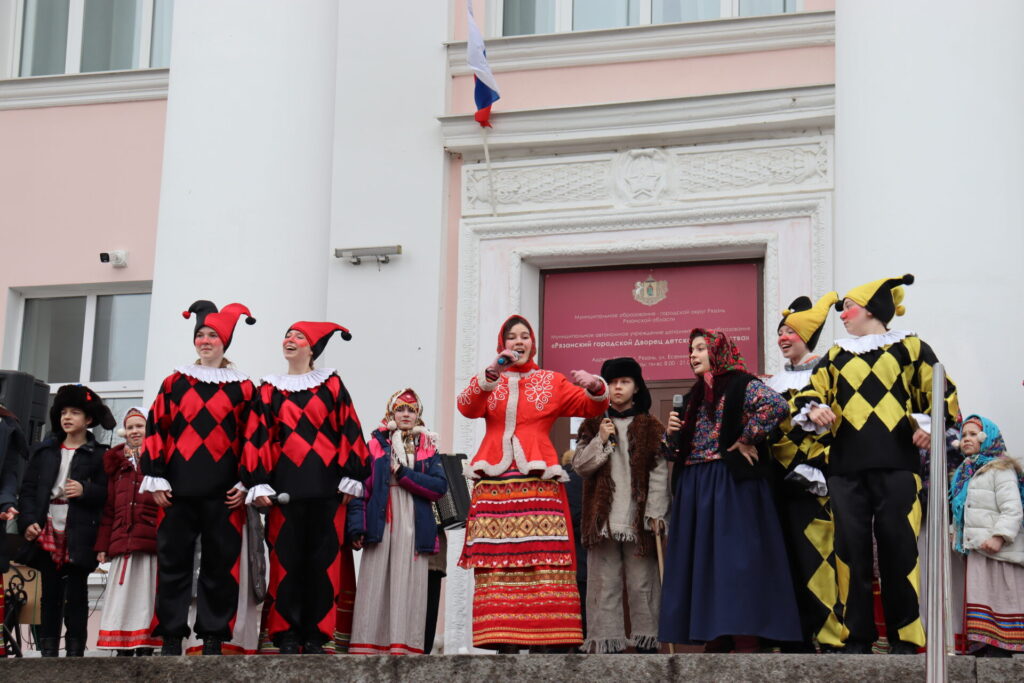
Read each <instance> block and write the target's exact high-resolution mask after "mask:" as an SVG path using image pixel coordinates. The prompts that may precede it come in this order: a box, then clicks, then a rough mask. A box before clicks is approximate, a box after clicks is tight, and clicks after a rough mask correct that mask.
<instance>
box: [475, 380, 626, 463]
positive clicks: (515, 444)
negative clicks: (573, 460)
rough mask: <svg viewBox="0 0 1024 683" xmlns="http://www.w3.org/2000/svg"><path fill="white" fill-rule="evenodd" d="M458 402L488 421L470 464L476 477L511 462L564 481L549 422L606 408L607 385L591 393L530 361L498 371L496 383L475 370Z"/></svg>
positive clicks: (603, 410)
mask: <svg viewBox="0 0 1024 683" xmlns="http://www.w3.org/2000/svg"><path fill="white" fill-rule="evenodd" d="M520 367H522V368H524V369H523V370H520ZM458 405H459V412H460V413H462V414H463V415H465V416H466V417H471V418H475V417H482V418H484V420H485V421H486V423H487V433H486V434H485V435H484V440H483V442H482V443H481V444H480V450H478V451H477V454H476V455H475V456H474V457H473V459H472V460H471V461H470V463H469V468H470V470H471V471H472V472H473V474H474V475H475V476H477V477H493V476H497V475H500V474H503V473H505V472H507V471H508V470H509V469H511V468H512V467H513V466H514V467H515V469H516V470H518V471H519V472H522V473H524V474H527V473H531V474H535V475H537V476H540V478H541V479H555V480H558V481H563V482H564V481H568V480H569V476H568V475H567V474H566V473H565V470H563V469H562V465H561V464H560V462H559V457H558V453H557V452H555V447H554V446H553V445H552V444H551V438H550V436H549V434H550V432H551V425H552V424H554V422H555V420H557V419H558V418H560V417H596V416H598V415H601V414H602V413H604V412H605V410H607V409H608V388H607V386H605V391H604V393H603V394H602V395H601V396H591V395H590V394H589V393H587V391H585V390H584V389H582V388H580V387H578V386H576V385H574V384H573V383H572V382H570V381H569V380H568V379H567V378H566V377H565V375H563V374H561V373H558V372H553V371H551V370H542V369H540V368H538V367H537V366H536V365H535V364H533V363H532V362H531V363H530V364H529V365H527V366H513V369H511V370H506V371H504V372H502V373H501V376H500V377H499V378H498V380H497V381H495V382H491V381H489V380H488V379H487V377H486V375H485V374H484V373H480V375H478V376H477V377H474V378H473V379H472V380H471V381H470V383H469V386H468V387H466V389H465V390H464V391H463V392H462V393H461V394H459V400H458Z"/></svg>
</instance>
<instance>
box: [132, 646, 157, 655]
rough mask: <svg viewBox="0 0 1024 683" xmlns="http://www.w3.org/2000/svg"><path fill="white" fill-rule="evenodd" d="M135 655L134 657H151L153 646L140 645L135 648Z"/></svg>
mask: <svg viewBox="0 0 1024 683" xmlns="http://www.w3.org/2000/svg"><path fill="white" fill-rule="evenodd" d="M135 656H136V657H152V656H153V648H151V647H140V648H138V649H137V650H135Z"/></svg>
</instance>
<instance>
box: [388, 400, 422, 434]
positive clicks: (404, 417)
mask: <svg viewBox="0 0 1024 683" xmlns="http://www.w3.org/2000/svg"><path fill="white" fill-rule="evenodd" d="M394 414H395V424H397V425H398V428H399V429H401V430H402V431H403V432H407V431H409V430H410V429H412V428H413V427H415V426H416V418H418V417H419V416H420V414H419V412H418V411H417V410H416V408H415V407H414V406H411V405H409V404H408V403H403V404H402V405H400V406H398V407H397V408H395V413H394Z"/></svg>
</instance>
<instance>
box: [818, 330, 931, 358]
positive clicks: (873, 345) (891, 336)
mask: <svg viewBox="0 0 1024 683" xmlns="http://www.w3.org/2000/svg"><path fill="white" fill-rule="evenodd" d="M914 336H917V335H915V334H914V333H913V332H911V331H910V330H889V331H888V332H885V333H884V334H865V335H864V336H863V337H849V338H847V339H837V340H836V346H838V347H839V348H841V349H842V350H843V351H849V352H850V353H853V354H861V353H868V352H869V351H874V350H875V349H880V348H882V347H883V346H889V345H890V344H895V343H896V342H898V341H902V340H904V339H906V338H907V337H914Z"/></svg>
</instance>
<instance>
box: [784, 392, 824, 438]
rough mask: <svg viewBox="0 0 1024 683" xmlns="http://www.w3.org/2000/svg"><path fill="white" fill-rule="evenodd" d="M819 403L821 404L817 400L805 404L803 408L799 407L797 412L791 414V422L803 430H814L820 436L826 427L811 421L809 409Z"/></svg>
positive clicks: (812, 408)
mask: <svg viewBox="0 0 1024 683" xmlns="http://www.w3.org/2000/svg"><path fill="white" fill-rule="evenodd" d="M820 405H821V404H820V403H818V402H817V401H815V402H813V403H808V404H807V405H805V406H804V407H803V408H801V409H800V412H799V413H797V414H796V415H794V416H793V424H795V425H796V426H797V427H800V428H801V429H803V430H804V431H805V432H814V433H815V434H817V435H818V436H821V435H822V434H824V433H825V432H827V431H828V427H822V426H821V425H816V424H814V423H813V422H812V421H811V411H812V410H814V409H815V408H817V407H818V406H820Z"/></svg>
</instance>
